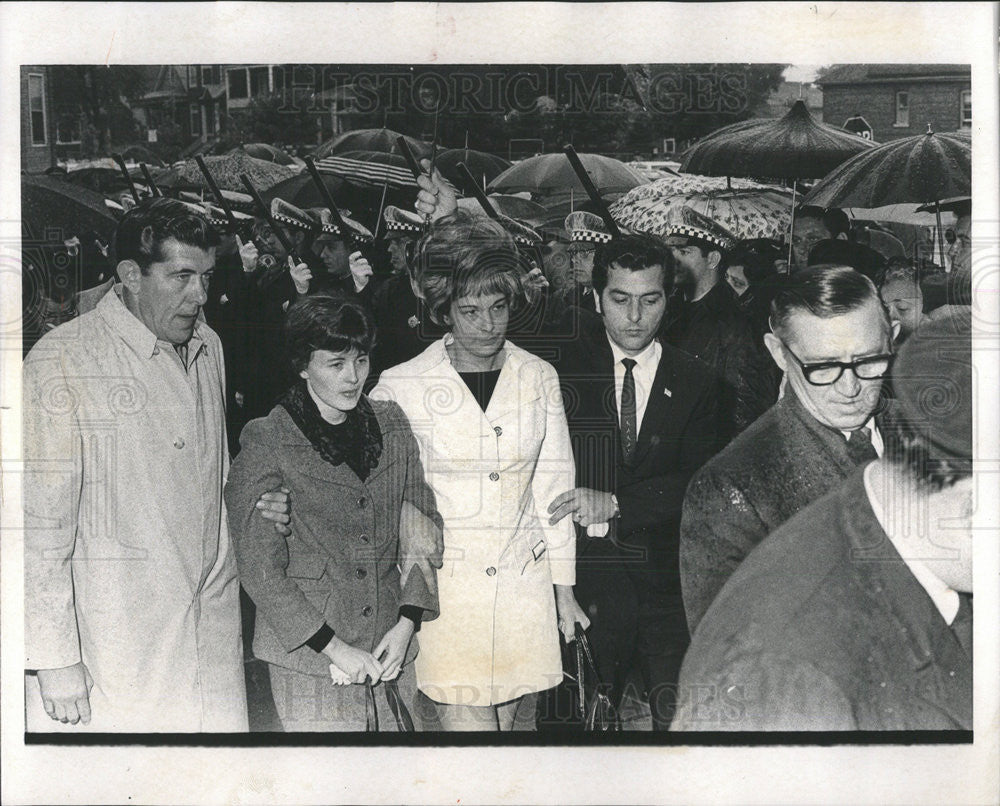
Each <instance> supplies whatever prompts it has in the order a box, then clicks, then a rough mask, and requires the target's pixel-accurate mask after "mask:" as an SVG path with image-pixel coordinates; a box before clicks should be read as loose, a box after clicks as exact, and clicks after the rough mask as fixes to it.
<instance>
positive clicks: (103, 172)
mask: <svg viewBox="0 0 1000 806" xmlns="http://www.w3.org/2000/svg"><path fill="white" fill-rule="evenodd" d="M155 173H156V169H154V170H151V171H150V174H153V175H155ZM129 176H131V177H132V180H133V181H134V182H135V185H136V187H137V188H139V187H140V186H141V187H145V177H144V176H143V175H142V173H141V172H140V171H139V169H137V168H136V169H134V170H131V171H129ZM61 178H62V179H63V180H64V181H66V182H72V183H73V184H74V185H80V186H82V187H85V188H90V189H91V190H93V191H96V192H97V193H100V194H102V195H105V196H115V197H117V196H118V195H119V194H120V193H121V192H122V191H125V190H128V189H129V185H128V182H127V181H126V180H125V177H124V176H122V172H121V171H120V170H119V169H118V168H102V167H97V168H81V169H79V170H75V171H69V172H68V173H66V174H63V175H62V177H61ZM153 181H156V180H155V176H154V180H153Z"/></svg>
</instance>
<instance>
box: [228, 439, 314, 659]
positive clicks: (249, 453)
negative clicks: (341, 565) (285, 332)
mask: <svg viewBox="0 0 1000 806" xmlns="http://www.w3.org/2000/svg"><path fill="white" fill-rule="evenodd" d="M273 440H274V438H273V436H272V434H271V433H270V429H269V427H268V425H267V423H266V421H265V420H253V421H251V422H250V423H248V424H247V426H246V428H244V429H243V434H242V436H241V438H240V453H239V455H238V456H237V457H236V459H235V461H234V462H233V464H232V467H230V469H229V480H228V481H227V482H226V491H225V499H226V509H227V511H228V517H229V532H230V536H231V538H232V541H233V546H234V548H235V550H236V564H237V568H238V569H239V576H240V583H241V584H242V585H243V587H244V589H245V590H246V592H247V594H248V595H249V596H250V598H251V599H253V602H254V604H255V605H256V606H257V617H258V618H264V619H265V620H266V621H267V622H268V624H269V625H270V626H271V627H272V628H273V630H274V632H275V635H276V636H277V638H278V640H279V641H281V645H282V647H283V648H284V649H285V650H286V651H287V652H292V651H293V650H295V649H298V648H299V647H300V646H302V645H303V644H305V642H306V641H308V640H309V639H310V638H311V637H312V636H313V635H314V634H315V633H316V631H317V630H318V629H319V628H320V627H322V626H323V624H324V618H323V614H322V613H320V612H319V610H317V609H316V608H315V607H314V606H313V605H312V604H310V603H309V601H308V599H306V596H305V594H304V593H303V592H302V589H301V588H299V586H298V585H297V584H296V583H295V582H294V581H293V580H292V579H290V578H289V576H288V565H289V559H290V558H289V551H288V541H287V540H286V539H285V538H284V537H282V536H281V535H279V534H278V533H277V532H276V531H275V529H274V527H273V525H272V524H271V522H270V521H268V520H266V519H265V518H264V517H263V516H262V515H260V514H259V513H258V512H257V510H256V508H255V505H256V503H257V501H258V500H259V499H260V497H261V495H263V494H264V493H266V492H268V491H270V490H274V489H276V488H277V487H280V486H281V485H282V483H283V476H282V472H281V468H280V464H279V461H278V457H277V454H276V446H275V445H274V442H273ZM292 493H293V507H294V490H293V491H292ZM293 529H294V521H293ZM317 561H318V562H319V561H322V560H321V559H320V558H317Z"/></svg>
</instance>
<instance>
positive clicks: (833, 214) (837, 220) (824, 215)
mask: <svg viewBox="0 0 1000 806" xmlns="http://www.w3.org/2000/svg"><path fill="white" fill-rule="evenodd" d="M803 218H812V219H815V220H817V221H820V222H822V224H823V226H824V227H826V231H827V232H829V233H830V237H831V238H836V237H837V236H838V235H847V233H849V232H850V231H851V219H850V218H848V217H847V213H845V212H844V211H843V210H841V209H839V208H837V207H816V206H815V205H812V204H803V205H801V206H800V207H798V208H796V210H795V220H796V221H800V220H801V219H803ZM793 226H794V224H793Z"/></svg>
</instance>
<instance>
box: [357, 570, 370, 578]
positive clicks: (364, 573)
mask: <svg viewBox="0 0 1000 806" xmlns="http://www.w3.org/2000/svg"><path fill="white" fill-rule="evenodd" d="M354 573H355V574H357V577H358V579H364V578H365V577H366V576H368V572H367V571H366V570H365V569H364V568H359V569H358V570H357V571H355V572H354Z"/></svg>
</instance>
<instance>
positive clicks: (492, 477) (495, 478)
mask: <svg viewBox="0 0 1000 806" xmlns="http://www.w3.org/2000/svg"><path fill="white" fill-rule="evenodd" d="M499 480H500V474H499V473H497V472H496V471H495V470H494V471H493V472H492V473H490V481H499Z"/></svg>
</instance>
